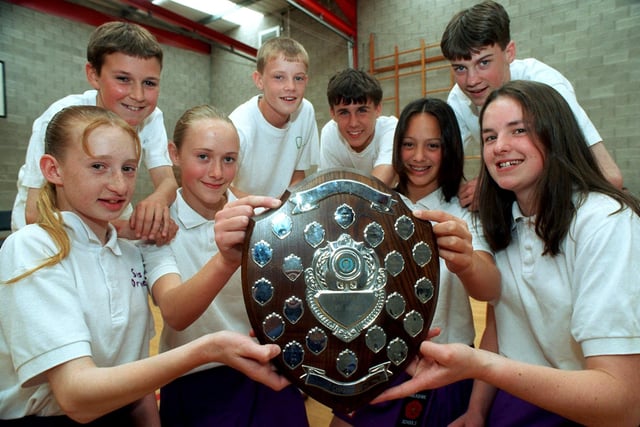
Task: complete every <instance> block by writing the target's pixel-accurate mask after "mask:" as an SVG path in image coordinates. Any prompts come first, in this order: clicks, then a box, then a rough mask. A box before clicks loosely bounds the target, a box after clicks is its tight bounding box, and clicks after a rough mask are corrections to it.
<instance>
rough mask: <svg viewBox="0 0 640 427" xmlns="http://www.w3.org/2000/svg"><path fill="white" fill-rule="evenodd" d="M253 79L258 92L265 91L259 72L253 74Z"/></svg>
mask: <svg viewBox="0 0 640 427" xmlns="http://www.w3.org/2000/svg"><path fill="white" fill-rule="evenodd" d="M252 77H253V83H255V85H256V87H257V88H258V90H263V89H264V83H263V82H262V74H260V73H259V72H258V71H254V72H253V74H252Z"/></svg>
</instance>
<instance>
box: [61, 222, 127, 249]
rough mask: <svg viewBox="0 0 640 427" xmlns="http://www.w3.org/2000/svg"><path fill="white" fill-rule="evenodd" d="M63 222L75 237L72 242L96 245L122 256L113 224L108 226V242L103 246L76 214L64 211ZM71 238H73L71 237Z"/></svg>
mask: <svg viewBox="0 0 640 427" xmlns="http://www.w3.org/2000/svg"><path fill="white" fill-rule="evenodd" d="M62 220H63V221H64V225H65V228H66V229H67V232H68V233H69V234H70V235H72V236H73V239H72V240H77V241H79V242H81V243H85V244H94V245H99V246H104V247H105V248H108V249H109V250H111V251H112V252H113V253H114V254H115V255H121V254H122V250H121V249H120V245H119V244H118V233H117V231H116V229H115V227H114V226H113V225H111V224H109V225H108V227H109V231H108V238H107V242H106V243H105V244H104V245H102V242H101V241H100V239H99V238H98V236H96V233H94V232H93V230H91V229H90V228H89V226H88V225H87V224H86V223H85V222H84V221H83V220H82V219H81V218H80V217H79V216H78V215H77V214H76V213H74V212H69V211H63V212H62ZM70 237H71V236H70Z"/></svg>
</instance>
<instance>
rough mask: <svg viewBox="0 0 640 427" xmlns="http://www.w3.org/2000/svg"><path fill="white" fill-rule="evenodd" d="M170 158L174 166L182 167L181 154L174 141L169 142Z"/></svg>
mask: <svg viewBox="0 0 640 427" xmlns="http://www.w3.org/2000/svg"><path fill="white" fill-rule="evenodd" d="M169 157H171V161H172V162H173V165H174V166H180V153H179V151H178V147H176V144H175V143H174V142H173V141H169Z"/></svg>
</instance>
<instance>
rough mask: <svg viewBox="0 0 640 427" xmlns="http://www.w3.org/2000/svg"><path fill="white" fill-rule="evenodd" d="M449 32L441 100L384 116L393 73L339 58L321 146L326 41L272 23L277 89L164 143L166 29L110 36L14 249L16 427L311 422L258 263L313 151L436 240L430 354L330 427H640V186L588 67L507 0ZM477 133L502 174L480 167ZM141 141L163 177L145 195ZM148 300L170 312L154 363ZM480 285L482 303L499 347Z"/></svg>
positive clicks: (100, 38)
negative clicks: (261, 335)
mask: <svg viewBox="0 0 640 427" xmlns="http://www.w3.org/2000/svg"><path fill="white" fill-rule="evenodd" d="M441 46H442V50H443V53H444V55H445V57H447V59H448V60H449V61H450V62H451V64H452V68H453V73H454V77H455V80H456V85H455V87H454V88H453V90H452V91H451V93H450V95H449V99H448V102H444V101H442V100H439V99H435V98H423V99H417V100H415V101H413V102H411V103H409V104H408V105H407V106H405V108H404V109H403V111H402V113H401V114H400V117H399V118H398V119H396V118H395V117H387V116H382V115H381V111H382V108H381V101H382V89H381V88H380V85H379V83H378V82H377V81H376V79H375V78H373V77H372V76H370V75H369V74H367V73H365V72H363V71H359V70H354V69H347V70H343V71H340V72H338V73H336V74H335V75H334V76H333V77H332V78H331V79H330V81H329V84H328V88H327V97H328V101H329V106H330V113H331V117H332V120H331V121H330V122H329V123H327V124H326V125H325V126H324V127H323V128H322V131H321V133H320V138H318V130H317V126H316V122H315V112H314V108H313V106H312V105H311V103H309V102H308V101H307V100H305V99H304V92H305V88H306V84H307V69H308V56H307V53H306V52H305V50H304V48H303V47H302V46H301V45H300V44H299V43H297V42H296V41H295V40H292V39H290V38H286V37H279V38H275V39H271V40H269V41H267V42H266V43H265V44H263V46H261V48H260V50H259V52H258V58H257V67H256V71H255V72H254V74H253V79H254V82H255V84H256V87H257V88H258V89H259V90H260V91H261V94H260V95H257V96H255V97H253V98H251V99H250V100H249V101H247V102H246V103H244V104H242V105H240V106H239V107H238V108H237V109H236V110H234V111H233V112H232V113H231V114H229V116H226V115H225V114H224V113H222V112H220V111H219V110H217V109H216V108H214V107H212V106H209V105H200V106H196V107H193V108H191V109H189V110H187V111H186V112H185V113H184V114H183V115H182V117H181V118H180V119H179V120H178V122H177V124H176V126H175V131H174V135H173V138H172V140H171V141H168V138H167V136H166V132H165V131H164V124H163V122H162V121H163V117H162V113H161V112H160V110H159V109H158V108H157V107H156V102H157V98H158V90H159V81H160V71H161V68H162V50H161V49H160V47H159V45H158V44H157V42H156V41H155V39H154V38H153V37H152V36H151V35H150V34H149V33H148V32H147V31H146V30H144V29H142V28H141V27H139V26H137V25H135V24H130V23H122V22H113V23H107V24H104V25H102V26H100V27H98V28H97V29H96V31H95V32H94V33H93V34H92V37H91V40H90V42H89V46H88V64H87V66H86V72H87V78H88V81H89V83H90V84H91V85H92V86H93V88H94V90H91V91H87V92H85V93H84V94H82V95H72V96H70V97H66V98H64V99H62V100H60V101H58V102H57V103H54V104H53V105H52V106H51V107H50V108H49V109H48V110H47V111H46V112H45V113H44V114H43V115H42V116H41V117H40V118H39V119H38V120H36V122H35V123H34V128H33V135H32V138H31V140H30V143H29V149H28V153H27V162H26V164H25V165H24V166H23V167H22V168H21V170H20V176H19V186H20V192H19V196H18V198H17V199H16V206H15V207H14V211H13V214H14V218H15V220H14V225H15V229H16V231H15V232H14V233H12V234H11V235H10V237H9V238H8V239H7V240H6V241H5V243H4V245H3V246H2V248H1V249H0V281H1V282H2V284H0V305H1V306H2V307H5V308H4V309H3V310H4V311H3V315H2V316H1V317H0V332H1V333H0V426H5V425H6V426H71V425H76V424H77V423H86V422H90V423H91V424H90V425H96V426H103V425H104V426H106V425H144V426H154V425H156V426H157V425H160V423H161V422H162V425H164V426H210V425H224V426H226V425H242V426H269V425H273V426H276V425H278V426H289V425H290V426H304V425H307V424H308V421H307V417H306V412H305V406H304V400H303V396H302V394H301V393H300V392H299V390H297V389H296V388H294V387H293V386H292V385H290V384H288V382H287V381H286V380H285V379H284V378H283V377H281V376H279V375H278V374H277V373H276V372H275V371H273V369H272V367H271V364H270V360H271V359H272V358H274V357H277V355H278V353H279V351H280V350H279V347H278V346H276V345H273V344H271V345H269V344H267V345H259V344H258V343H257V342H256V341H255V340H254V339H253V338H251V337H250V324H249V320H248V318H247V315H246V311H245V308H244V300H243V295H242V290H241V283H240V274H239V266H240V263H241V258H242V243H243V242H244V237H245V232H246V227H247V225H248V224H249V218H250V217H251V216H253V215H254V213H255V212H257V211H260V210H262V209H269V208H276V207H278V206H279V205H280V203H281V201H280V200H279V199H278V198H279V197H280V196H281V195H282V194H283V193H284V192H285V191H286V189H287V188H289V187H290V186H291V185H293V184H295V183H296V182H299V181H300V180H301V179H303V178H304V176H305V171H306V170H309V169H310V168H311V167H312V166H313V165H314V162H316V161H317V160H318V159H319V164H318V167H319V169H320V170H322V169H326V168H332V167H351V168H356V169H359V170H361V171H362V172H364V173H370V174H371V175H373V176H375V177H376V178H378V179H380V180H381V181H382V182H384V183H385V184H387V185H388V186H390V187H393V188H394V189H395V190H396V191H398V192H399V193H400V194H401V195H402V197H403V200H404V201H405V202H406V203H407V205H408V206H410V207H411V208H413V209H415V211H414V214H415V215H416V216H417V217H418V218H421V219H424V220H428V221H431V222H432V223H433V224H434V227H433V230H434V233H435V235H436V238H437V243H438V247H439V254H440V257H441V260H440V265H441V281H440V288H439V289H440V293H439V296H438V302H437V306H436V307H437V308H436V313H435V315H434V319H433V322H432V327H433V330H432V333H431V335H433V336H432V337H431V338H430V339H429V340H428V341H425V342H424V343H423V344H422V346H421V348H420V357H419V358H418V359H417V360H416V361H415V362H414V363H413V364H412V365H411V366H410V368H409V369H408V370H407V373H406V374H405V373H403V375H401V376H399V377H398V378H397V380H396V382H395V383H394V384H393V386H392V387H391V388H389V389H388V390H387V391H386V392H384V393H383V394H382V395H381V396H380V397H378V398H377V399H376V400H375V401H374V402H373V403H372V404H370V405H367V406H365V407H364V408H361V409H359V410H358V411H356V412H355V413H351V414H342V413H335V414H334V418H333V420H332V422H331V424H332V425H333V426H341V425H363V426H364V425H402V424H407V423H409V424H411V423H413V424H411V425H436V426H446V425H449V424H451V425H453V426H482V425H490V426H523V425H527V426H532V425H539V426H561V425H579V424H584V425H620V426H622V425H629V426H637V425H639V424H640V402H639V400H640V304H639V303H640V292H639V291H638V288H637V286H634V279H635V278H636V277H638V276H639V273H640V267H638V266H637V263H634V262H633V260H634V259H636V258H637V257H638V256H639V255H640V247H639V246H638V245H637V244H636V243H635V242H636V241H638V238H640V202H639V201H638V200H637V199H636V198H635V197H633V196H632V195H630V194H629V193H627V192H625V191H623V190H622V189H620V187H621V186H622V178H621V176H620V172H619V170H618V169H617V166H616V165H615V163H614V162H613V160H612V159H611V158H610V157H609V155H608V153H607V151H606V149H605V148H604V145H603V143H602V142H601V138H600V137H599V135H598V134H597V131H596V130H595V128H594V127H593V125H592V124H591V122H590V121H589V119H588V117H587V116H586V114H585V113H584V111H583V110H582V109H581V108H580V106H579V104H578V103H577V101H576V100H575V95H574V94H573V89H572V88H571V85H570V84H569V82H568V81H566V79H565V78H564V77H562V75H560V73H558V72H557V71H555V70H553V69H552V68H550V67H548V66H546V65H544V64H542V63H540V62H538V61H535V60H533V59H526V60H515V44H514V42H513V41H512V40H511V39H510V34H509V17H508V15H507V13H506V11H505V10H504V8H503V7H502V6H501V5H499V4H498V3H495V2H492V1H485V2H483V3H480V4H478V5H476V6H473V7H471V8H469V9H465V10H464V11H461V12H460V13H459V14H457V15H456V16H454V18H453V19H452V20H451V21H450V23H449V25H448V26H447V28H446V30H445V33H444V35H443V38H442V44H441ZM470 138H480V141H481V147H482V150H481V151H482V160H483V167H482V168H481V170H480V174H479V177H478V178H477V179H472V180H468V181H467V180H465V179H464V174H463V166H464V147H465V141H468V140H469V139H470ZM163 148H164V149H165V151H163ZM141 158H143V159H144V160H145V163H146V165H147V167H148V168H149V171H150V174H151V177H152V180H153V183H154V185H155V191H154V192H153V194H151V195H150V196H148V197H147V198H145V199H143V200H142V201H141V202H139V203H137V204H136V206H135V208H131V207H130V202H131V200H132V194H133V190H134V188H135V179H136V171H137V168H138V164H139V162H140V159H141ZM172 166H175V167H176V168H177V169H178V171H179V176H180V187H179V188H178V184H177V181H176V179H175V177H174V175H173V171H172V170H171V167H172ZM32 222H35V224H31V225H26V224H27V223H32ZM614 245H615V247H614ZM149 294H150V295H151V298H152V302H153V303H154V304H156V305H157V306H158V307H159V309H160V312H161V314H162V317H163V320H164V327H163V330H162V335H161V339H160V352H159V354H158V355H156V356H152V357H148V354H149V340H150V338H151V335H152V334H153V323H152V316H151V313H150V309H149V306H148V295H149ZM469 296H472V297H474V298H476V299H479V300H482V301H488V302H489V304H488V310H487V323H486V329H485V332H484V335H483V337H482V342H481V346H480V347H481V348H480V349H474V348H473V341H474V337H475V333H474V327H473V318H472V313H471V308H470V304H469ZM158 388H160V390H161V391H160V410H159V411H158V407H157V402H156V399H155V393H154V392H155V390H157V389H158ZM416 408H418V410H416ZM116 423H119V424H116Z"/></svg>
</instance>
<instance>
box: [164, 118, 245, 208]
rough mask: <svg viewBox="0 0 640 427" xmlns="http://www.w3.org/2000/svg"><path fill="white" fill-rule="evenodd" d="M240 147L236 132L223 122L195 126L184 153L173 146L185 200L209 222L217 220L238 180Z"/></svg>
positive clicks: (186, 139) (184, 144) (206, 121)
mask: <svg viewBox="0 0 640 427" xmlns="http://www.w3.org/2000/svg"><path fill="white" fill-rule="evenodd" d="M239 146H240V142H239V139H238V133H237V132H236V129H235V128H234V127H233V125H232V124H231V123H229V122H227V121H224V120H220V119H201V120H198V121H196V122H194V123H193V124H192V125H191V126H190V127H189V129H188V130H187V132H186V133H185V136H184V140H183V142H182V145H181V147H180V149H179V150H177V149H176V147H175V146H174V145H172V146H171V149H170V152H171V157H172V159H173V162H174V164H175V165H176V166H178V167H180V171H181V172H180V173H181V182H182V196H183V197H184V199H185V201H186V202H187V203H188V204H189V205H190V206H191V207H192V208H193V209H194V210H195V211H196V212H198V213H199V214H200V215H202V216H203V217H205V218H207V219H213V217H214V216H215V213H216V211H217V210H218V209H219V208H220V204H221V203H223V202H224V201H225V199H224V197H223V196H224V195H225V193H226V191H227V189H228V188H229V185H230V184H231V182H232V181H233V179H234V177H235V176H236V171H237V169H238V164H237V160H238V151H239Z"/></svg>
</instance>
